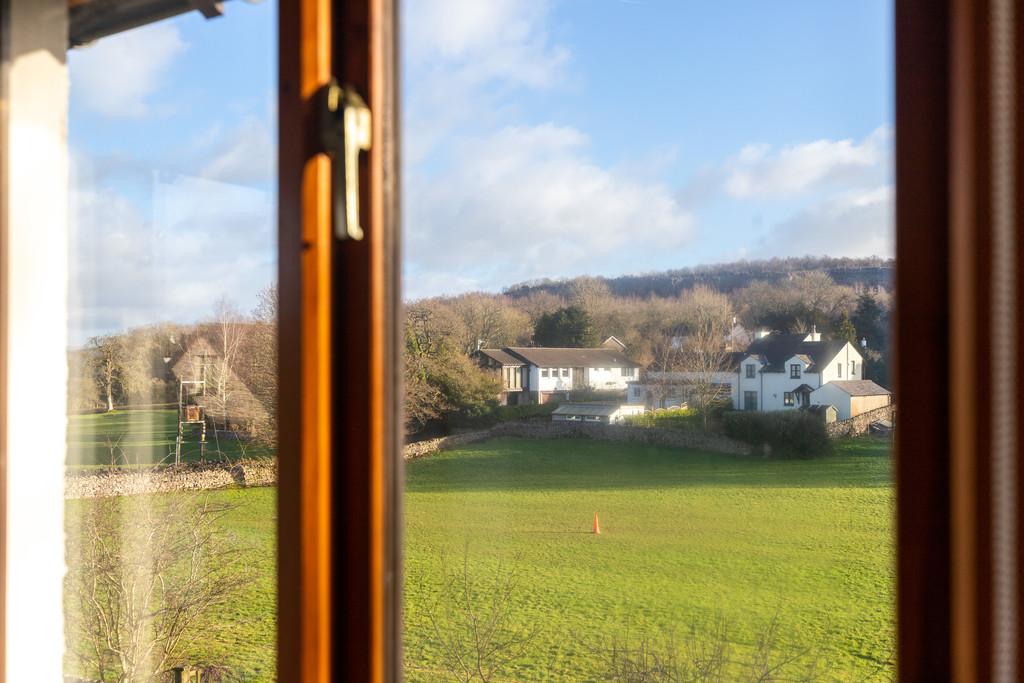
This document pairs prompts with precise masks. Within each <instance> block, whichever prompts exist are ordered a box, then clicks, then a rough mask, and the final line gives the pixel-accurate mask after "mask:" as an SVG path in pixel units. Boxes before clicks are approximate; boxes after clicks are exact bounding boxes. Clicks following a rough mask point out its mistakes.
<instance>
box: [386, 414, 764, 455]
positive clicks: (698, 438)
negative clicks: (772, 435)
mask: <svg viewBox="0 0 1024 683" xmlns="http://www.w3.org/2000/svg"><path fill="white" fill-rule="evenodd" d="M500 436H511V437H516V438H520V439H598V440H601V441H626V442H630V443H645V444H652V445H657V446H668V447H670V448H687V449H696V450H703V451H713V452H716V453H726V454H729V455H749V454H750V452H751V448H750V446H748V445H747V444H744V443H741V442H739V441H734V440H733V439H729V438H727V437H724V436H721V435H718V434H704V433H701V432H684V431H680V430H676V429H657V428H646V427H631V426H626V425H598V424H579V423H566V422H503V423H500V424H497V425H495V426H494V427H491V428H490V429H487V430H483V431H478V432H467V433H465V434H455V435H452V436H446V437H442V438H440V439H430V440H428V441H420V442H417V443H411V444H408V445H407V446H406V447H405V451H404V453H403V455H404V457H405V458H406V459H407V460H410V459H413V458H422V457H423V456H425V455H429V454H431V453H436V452H437V451H440V450H445V449H448V448H454V447H457V446H461V445H464V444H469V443H475V442H479V441H484V440H486V439H491V438H495V437H500Z"/></svg>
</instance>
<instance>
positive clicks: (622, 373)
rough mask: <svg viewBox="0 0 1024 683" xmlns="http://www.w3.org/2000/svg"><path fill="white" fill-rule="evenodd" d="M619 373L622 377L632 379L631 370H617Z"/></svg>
mask: <svg viewBox="0 0 1024 683" xmlns="http://www.w3.org/2000/svg"><path fill="white" fill-rule="evenodd" d="M619 373H620V374H621V375H622V376H623V377H632V376H633V368H619Z"/></svg>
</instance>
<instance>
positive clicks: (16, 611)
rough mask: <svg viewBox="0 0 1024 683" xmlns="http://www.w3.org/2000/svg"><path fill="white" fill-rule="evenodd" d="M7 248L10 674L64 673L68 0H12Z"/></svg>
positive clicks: (5, 133)
mask: <svg viewBox="0 0 1024 683" xmlns="http://www.w3.org/2000/svg"><path fill="white" fill-rule="evenodd" d="M8 19H9V24H8V25H7V26H6V27H5V30H6V35H7V37H8V38H10V43H9V49H8V52H7V54H8V55H9V56H10V61H9V62H8V63H7V64H6V65H5V68H6V78H5V79H4V84H3V89H4V92H3V93H0V96H2V97H3V99H4V100H5V101H6V104H7V107H8V108H7V120H6V125H4V126H3V128H2V129H0V154H6V155H7V156H6V170H5V172H4V175H3V177H2V178H0V183H3V184H4V186H3V188H2V191H3V194H4V196H5V203H4V204H2V206H4V209H3V214H4V215H2V216H0V229H2V230H5V231H6V233H7V236H6V250H5V253H3V254H2V255H0V258H2V262H0V269H3V271H4V278H5V280H6V282H5V287H4V289H5V291H3V292H2V294H0V296H2V305H3V306H4V308H5V311H6V318H7V329H6V331H5V333H4V339H3V340H0V341H2V343H0V348H3V352H4V354H5V361H6V367H7V376H6V381H5V386H3V387H0V389H2V391H3V392H4V400H3V405H4V406H5V407H6V432H5V433H4V434H3V440H2V441H3V442H2V444H0V447H2V449H3V451H4V457H5V459H6V464H7V487H6V491H4V503H5V505H6V513H7V549H6V550H7V552H6V560H7V562H6V581H7V586H6V588H7V591H6V600H7V602H6V614H5V615H4V619H5V620H6V642H5V643H3V647H4V648H5V657H6V672H5V673H6V680H7V681H10V682H11V683H16V682H21V681H61V680H63V677H62V668H63V667H62V656H63V648H64V634H63V624H62V617H63V610H62V605H61V591H62V580H63V576H64V450H65V425H66V415H65V405H66V392H67V260H68V153H67V110H68V76H67V68H66V66H65V47H66V45H67V37H68V26H67V1H66V0H11V7H10V15H9V16H8Z"/></svg>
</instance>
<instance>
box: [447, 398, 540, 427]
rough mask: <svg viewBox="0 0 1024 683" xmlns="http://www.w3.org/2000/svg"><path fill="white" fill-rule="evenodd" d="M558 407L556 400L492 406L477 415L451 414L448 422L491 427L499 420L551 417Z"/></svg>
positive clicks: (514, 420)
mask: <svg viewBox="0 0 1024 683" xmlns="http://www.w3.org/2000/svg"><path fill="white" fill-rule="evenodd" d="M557 407H558V403H557V402H551V403H545V404H543V405H537V404H527V405H520V406H493V407H492V408H490V409H489V410H486V411H484V412H481V413H480V414H477V415H453V416H451V417H450V418H449V420H448V422H449V424H450V425H451V426H453V427H472V428H478V429H483V428H485V427H492V426H494V425H496V424H498V423H499V422H517V421H519V420H531V419H534V420H535V419H548V420H550V419H551V413H552V412H554V410H555V408H557Z"/></svg>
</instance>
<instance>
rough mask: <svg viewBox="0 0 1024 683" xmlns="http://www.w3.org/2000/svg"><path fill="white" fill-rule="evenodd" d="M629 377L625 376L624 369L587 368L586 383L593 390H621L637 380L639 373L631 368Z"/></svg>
mask: <svg viewBox="0 0 1024 683" xmlns="http://www.w3.org/2000/svg"><path fill="white" fill-rule="evenodd" d="M629 371H630V372H631V374H630V375H628V376H623V374H622V368H605V367H602V368H586V382H587V385H588V386H589V387H590V388H591V389H596V390H599V391H601V390H609V391H611V390H619V389H625V388H626V383H627V382H632V381H634V380H635V379H637V377H638V375H639V371H638V370H637V369H636V368H629Z"/></svg>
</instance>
